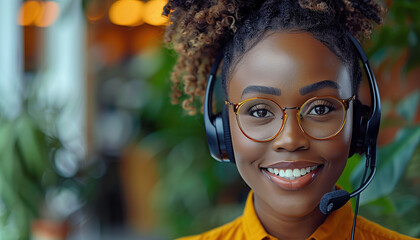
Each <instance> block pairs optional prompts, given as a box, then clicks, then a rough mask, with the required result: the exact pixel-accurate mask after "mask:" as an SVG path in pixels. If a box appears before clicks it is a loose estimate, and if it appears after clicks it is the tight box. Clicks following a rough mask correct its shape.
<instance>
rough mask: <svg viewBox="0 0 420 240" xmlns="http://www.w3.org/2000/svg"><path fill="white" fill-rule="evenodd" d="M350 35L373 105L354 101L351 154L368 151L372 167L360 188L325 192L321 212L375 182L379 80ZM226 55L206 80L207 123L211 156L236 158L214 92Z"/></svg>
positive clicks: (225, 116) (368, 163)
mask: <svg viewBox="0 0 420 240" xmlns="http://www.w3.org/2000/svg"><path fill="white" fill-rule="evenodd" d="M347 37H348V38H349V39H350V41H351V42H352V43H353V45H354V47H355V50H356V51H357V52H358V54H359V57H360V60H361V61H362V64H363V68H364V70H365V73H366V76H367V79H368V81H369V89H370V94H371V107H368V106H366V105H363V104H362V103H361V102H360V101H359V100H356V101H354V104H353V107H354V111H353V112H354V113H353V135H352V142H351V147H350V153H349V157H351V156H352V155H353V154H354V153H359V154H365V156H366V166H365V173H366V171H367V170H368V169H370V173H369V176H368V177H367V179H366V180H364V177H363V179H362V183H361V185H360V187H359V188H358V189H356V190H355V191H353V192H352V193H349V192H347V191H344V190H335V191H332V192H329V193H326V194H325V195H324V196H323V198H322V199H321V203H320V205H319V208H320V210H321V212H322V213H324V214H329V213H331V212H333V211H334V210H336V209H338V208H340V207H342V206H343V205H344V204H345V203H346V202H347V201H348V200H349V199H350V198H352V197H355V196H357V195H359V194H360V193H361V192H362V191H363V190H365V189H366V187H367V186H368V185H369V184H370V183H371V182H372V180H373V177H374V175H375V172H376V140H377V136H378V132H379V124H380V120H381V99H380V97H379V90H378V86H377V84H376V79H375V76H374V75H373V71H372V68H371V67H370V64H369V60H368V58H367V56H366V54H365V52H364V51H363V49H362V47H361V46H360V44H359V42H358V41H357V40H356V39H355V38H354V37H353V36H352V35H351V34H350V33H349V32H347ZM222 59H223V53H221V54H220V55H219V56H218V57H217V58H216V60H215V61H214V63H213V65H212V68H211V71H210V75H209V78H208V82H207V89H206V96H205V100H204V125H205V129H206V135H207V142H208V145H209V150H210V154H211V156H212V157H213V158H214V159H216V160H218V161H221V162H232V163H234V162H235V156H234V153H233V147H232V140H231V134H230V127H229V116H228V106H227V105H225V106H224V107H223V110H222V111H221V112H220V113H217V114H214V113H213V107H212V106H213V93H214V87H215V82H216V79H217V78H216V74H217V69H218V68H219V65H220V62H221V61H222Z"/></svg>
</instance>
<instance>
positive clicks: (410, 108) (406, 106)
mask: <svg viewBox="0 0 420 240" xmlns="http://www.w3.org/2000/svg"><path fill="white" fill-rule="evenodd" d="M419 101H420V91H419V90H416V91H414V92H413V93H411V94H410V95H408V96H407V97H405V98H404V99H402V100H401V101H400V102H399V103H398V105H397V111H398V113H399V114H400V115H401V116H403V117H404V118H405V119H407V120H408V121H410V122H413V121H414V118H415V116H416V114H417V109H418V105H419Z"/></svg>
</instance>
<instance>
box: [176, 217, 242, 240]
mask: <svg viewBox="0 0 420 240" xmlns="http://www.w3.org/2000/svg"><path fill="white" fill-rule="evenodd" d="M241 226H242V217H238V218H237V219H235V220H234V221H232V222H230V223H227V224H225V225H222V226H220V227H217V228H214V229H212V230H210V231H207V232H204V233H201V234H198V235H193V236H188V237H182V238H178V239H177V240H219V239H220V240H221V239H244V235H243V234H244V233H243V231H242V228H241Z"/></svg>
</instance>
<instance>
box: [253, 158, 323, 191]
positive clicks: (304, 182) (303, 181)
mask: <svg viewBox="0 0 420 240" xmlns="http://www.w3.org/2000/svg"><path fill="white" fill-rule="evenodd" d="M308 163H309V162H293V163H292V162H285V163H283V162H282V163H276V164H273V165H270V166H267V168H281V169H286V168H287V169H290V168H292V167H293V168H295V167H296V168H299V167H310V166H318V167H317V168H316V169H314V170H312V171H311V172H309V173H307V174H306V175H304V176H301V177H299V178H297V179H293V180H289V179H285V178H282V177H280V176H278V175H276V174H273V173H270V172H269V171H268V170H267V168H265V167H264V168H261V171H262V173H263V174H264V175H265V176H266V177H267V178H268V179H269V180H270V181H271V182H272V183H274V184H275V185H276V186H278V187H280V188H282V189H284V190H291V191H296V190H299V189H302V188H304V187H306V186H308V185H309V184H311V183H312V182H313V181H314V180H315V179H316V177H317V176H318V175H319V173H320V172H321V171H322V169H323V167H324V165H323V164H315V163H310V165H308ZM285 166H286V167H285Z"/></svg>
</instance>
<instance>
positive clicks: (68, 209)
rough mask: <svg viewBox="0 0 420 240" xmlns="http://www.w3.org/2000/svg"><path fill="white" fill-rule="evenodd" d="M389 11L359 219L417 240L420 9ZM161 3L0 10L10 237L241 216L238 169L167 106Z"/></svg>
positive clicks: (105, 232)
mask: <svg viewBox="0 0 420 240" xmlns="http://www.w3.org/2000/svg"><path fill="white" fill-rule="evenodd" d="M383 4H384V5H386V6H387V7H388V8H389V9H388V13H387V17H386V20H385V22H384V24H383V26H382V27H381V28H380V29H376V30H375V31H374V33H373V35H372V37H371V38H370V39H366V40H365V41H364V47H365V49H366V52H367V54H368V55H369V57H370V60H371V64H372V65H373V68H374V70H375V73H376V77H377V80H378V83H379V88H380V91H381V97H382V123H381V130H380V135H379V153H378V161H379V164H380V165H379V168H378V172H377V176H376V178H375V180H374V182H373V183H372V184H371V185H370V186H369V188H368V189H367V190H366V191H365V192H364V193H363V194H362V197H361V209H360V214H361V215H363V216H365V217H367V218H369V219H371V220H373V221H376V222H378V223H380V224H382V225H384V226H386V227H388V228H391V229H394V230H396V231H398V232H401V233H404V234H407V235H410V236H414V237H420V113H419V102H420V45H419V37H420V2H419V1H415V0H398V1H397V0H394V1H391V0H386V1H385V0H384V2H383ZM164 5H165V1H164V0H149V1H140V0H56V1H47V0H45V1H34V0H31V1H19V0H5V1H2V2H1V7H0V36H1V37H0V153H1V155H0V238H1V239H37V240H45V239H172V238H174V237H179V236H183V235H189V234H195V233H199V232H202V231H204V230H207V229H210V228H212V227H215V226H218V225H221V224H223V223H226V222H228V221H230V220H232V219H234V218H235V217H237V216H239V215H240V214H241V213H242V208H243V204H244V201H245V198H246V196H247V193H248V190H249V189H248V188H247V186H246V185H245V184H244V183H243V182H242V180H241V179H240V177H239V175H238V173H237V171H236V168H235V166H234V165H233V164H221V163H217V162H216V161H214V160H212V159H211V158H210V157H209V153H208V150H207V143H206V140H205V135H204V128H203V121H202V117H201V116H193V117H191V116H188V115H187V114H186V113H185V112H183V110H182V109H181V107H180V106H174V105H171V103H170V99H169V94H170V86H171V84H170V80H169V76H170V71H171V68H172V66H173V64H174V61H175V59H176V54H175V53H174V52H172V51H170V50H168V49H167V48H165V46H163V45H162V43H161V41H162V37H163V33H164V26H165V25H166V24H167V22H168V19H166V18H165V17H162V16H161V11H162V8H163V6H164ZM361 91H362V92H366V86H364V87H363V86H362V90H361ZM362 96H365V98H366V99H368V98H369V96H367V97H366V94H365V95H363V94H362ZM363 166H364V163H363V159H361V157H360V156H355V157H353V158H352V159H350V160H349V162H348V165H347V167H346V170H345V173H344V174H343V176H342V178H341V179H340V182H339V183H340V185H342V186H343V187H344V188H345V189H346V190H348V191H351V190H352V189H355V188H356V187H357V186H358V185H359V181H360V174H361V171H362V168H363Z"/></svg>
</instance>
